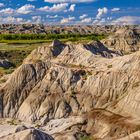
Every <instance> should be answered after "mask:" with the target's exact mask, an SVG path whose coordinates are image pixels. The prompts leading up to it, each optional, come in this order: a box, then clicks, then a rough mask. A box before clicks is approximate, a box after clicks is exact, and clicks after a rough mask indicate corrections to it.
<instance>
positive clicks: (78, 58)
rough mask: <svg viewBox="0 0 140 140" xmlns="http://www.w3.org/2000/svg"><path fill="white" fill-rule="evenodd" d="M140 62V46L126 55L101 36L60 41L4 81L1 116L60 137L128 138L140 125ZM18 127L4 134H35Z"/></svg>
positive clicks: (71, 139) (38, 52)
mask: <svg viewBox="0 0 140 140" xmlns="http://www.w3.org/2000/svg"><path fill="white" fill-rule="evenodd" d="M116 34H117V33H116ZM118 34H122V33H120V31H118ZM129 36H131V38H133V34H132V35H130V34H129ZM134 38H135V36H134ZM120 39H121V38H120ZM122 40H123V38H122ZM139 63H140V51H137V52H134V53H132V54H129V55H122V54H121V53H119V52H118V51H115V50H112V49H110V48H107V47H106V45H104V44H103V43H101V42H99V41H94V42H90V43H88V44H77V45H76V44H71V43H66V44H63V43H61V42H59V41H57V40H55V41H54V42H53V43H52V44H51V45H50V46H46V45H44V46H42V47H39V48H37V49H36V50H34V51H33V52H32V53H31V54H30V55H29V56H28V57H27V58H26V59H25V60H24V62H23V64H22V65H21V66H20V67H19V68H17V69H16V70H15V71H14V72H13V73H12V75H11V76H10V77H9V78H8V80H7V81H6V82H5V83H3V84H2V85H1V87H0V117H1V118H13V119H15V120H16V119H18V120H21V121H22V122H24V123H25V124H27V123H28V124H30V125H31V126H33V127H35V128H36V129H38V130H36V129H33V135H34V134H35V135H36V134H38V133H39V136H40V135H42V133H43V136H44V135H45V134H46V135H47V134H49V135H51V136H52V137H53V138H54V139H56V140H62V139H64V140H65V139H67V140H78V139H80V138H81V137H84V136H91V137H93V138H99V139H103V140H114V139H120V138H123V137H124V138H125V137H127V136H128V135H131V134H133V133H135V132H136V131H139V128H140V127H139V126H140V121H139V116H140V113H139V111H138V110H139V95H140V75H139V69H140V65H139ZM25 126H26V125H25ZM18 130H21V131H16V133H12V134H11V135H8V136H4V137H3V138H11V139H12V138H13V137H16V138H17V139H18V137H19V135H23V136H24V135H25V137H26V136H28V137H30V136H31V133H30V132H31V131H32V129H26V127H21V128H20V129H18ZM39 130H40V131H41V132H40V131H39ZM34 132H35V133H34ZM21 133H22V134H21ZM40 133H41V134H40ZM44 133H45V134H44ZM47 136H48V135H47ZM36 137H38V136H36ZM26 139H27V138H26ZM34 139H35V138H34ZM42 139H43V138H42Z"/></svg>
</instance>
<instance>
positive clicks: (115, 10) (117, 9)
mask: <svg viewBox="0 0 140 140" xmlns="http://www.w3.org/2000/svg"><path fill="white" fill-rule="evenodd" d="M120 10H121V9H120V8H113V9H111V11H112V12H117V11H120Z"/></svg>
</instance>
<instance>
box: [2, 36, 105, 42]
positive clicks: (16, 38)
mask: <svg viewBox="0 0 140 140" xmlns="http://www.w3.org/2000/svg"><path fill="white" fill-rule="evenodd" d="M105 37H106V36H105V35H103V34H101V35H98V34H44V35H42V34H0V43H8V44H36V43H45V42H51V41H52V40H54V39H58V40H61V41H64V42H65V41H72V42H76V41H80V40H81V41H83V40H89V41H90V40H101V39H104V38H105Z"/></svg>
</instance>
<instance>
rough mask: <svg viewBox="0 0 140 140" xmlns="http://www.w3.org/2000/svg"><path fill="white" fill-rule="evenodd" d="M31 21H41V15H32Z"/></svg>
mask: <svg viewBox="0 0 140 140" xmlns="http://www.w3.org/2000/svg"><path fill="white" fill-rule="evenodd" d="M32 22H34V23H41V22H42V18H41V16H33V17H32Z"/></svg>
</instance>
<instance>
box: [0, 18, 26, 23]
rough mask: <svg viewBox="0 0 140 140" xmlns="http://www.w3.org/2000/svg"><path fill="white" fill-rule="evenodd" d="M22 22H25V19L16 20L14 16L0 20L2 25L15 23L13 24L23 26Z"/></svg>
mask: <svg viewBox="0 0 140 140" xmlns="http://www.w3.org/2000/svg"><path fill="white" fill-rule="evenodd" d="M22 22H24V19H23V18H15V17H12V16H8V17H5V18H2V17H1V18H0V23H13V24H21V23H22Z"/></svg>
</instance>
